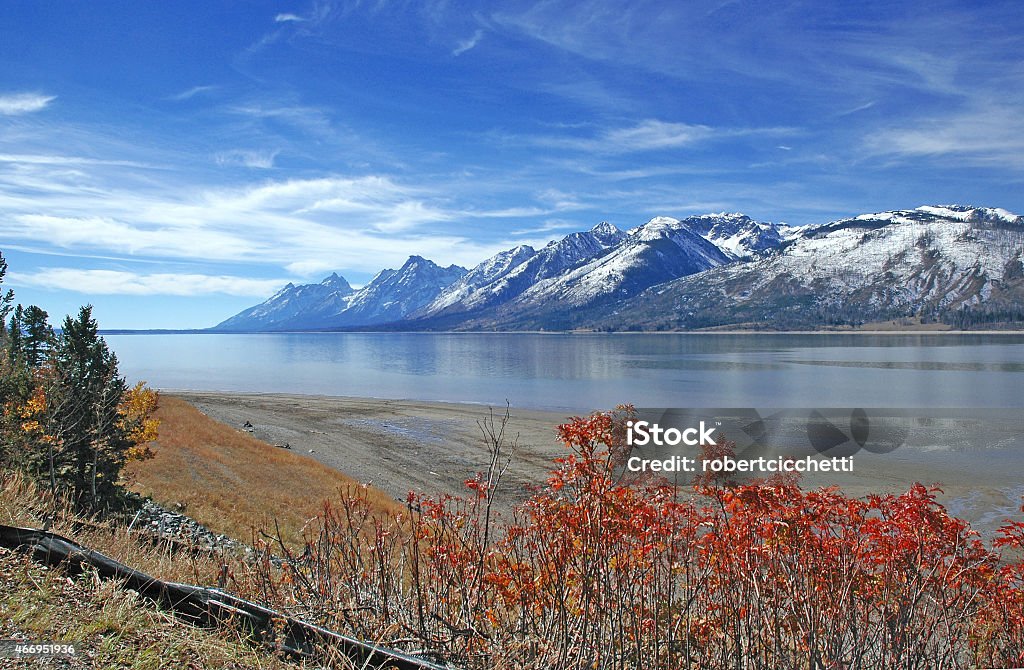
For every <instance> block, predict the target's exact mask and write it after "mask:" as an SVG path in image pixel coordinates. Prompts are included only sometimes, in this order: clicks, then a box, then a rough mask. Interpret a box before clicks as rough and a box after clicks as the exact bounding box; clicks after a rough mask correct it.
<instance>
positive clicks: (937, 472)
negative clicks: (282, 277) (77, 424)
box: [164, 391, 1024, 534]
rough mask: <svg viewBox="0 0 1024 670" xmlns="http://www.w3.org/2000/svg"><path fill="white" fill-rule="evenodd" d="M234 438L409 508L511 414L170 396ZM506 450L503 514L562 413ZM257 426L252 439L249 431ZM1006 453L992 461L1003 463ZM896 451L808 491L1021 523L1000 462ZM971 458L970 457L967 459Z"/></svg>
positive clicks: (529, 428) (456, 479)
mask: <svg viewBox="0 0 1024 670" xmlns="http://www.w3.org/2000/svg"><path fill="white" fill-rule="evenodd" d="M164 393H166V394H167V395H173V396H175V397H177V398H181V399H182V400H185V401H186V402H188V403H190V404H191V405H193V406H194V407H196V408H197V409H199V410H200V411H201V412H203V413H204V414H206V415H207V416H209V417H210V418H212V419H214V420H217V421H220V422H221V423H224V424H226V425H228V426H231V427H233V428H234V429H235V430H239V431H247V432H251V434H252V435H253V436H254V437H257V438H259V439H261V440H263V441H264V442H266V443H267V444H268V447H267V448H268V449H276V448H279V447H284V446H287V447H288V448H290V449H292V450H293V451H294V452H295V453H298V454H301V455H304V456H307V457H309V458H313V459H315V460H317V461H319V462H320V463H322V464H324V465H326V466H328V467H330V468H333V469H335V470H338V471H340V472H342V473H344V474H346V475H349V476H351V477H353V478H355V479H357V480H359V481H361V482H364V483H370V484H372V485H373V486H375V487H377V488H380V489H382V490H384V491H385V492H386V493H387V494H388V495H389V496H390V497H391V498H393V499H395V500H399V501H404V500H405V498H406V496H407V494H408V493H409V491H415V492H417V493H423V494H427V495H431V496H438V495H459V494H464V493H465V481H466V480H467V479H469V478H471V477H473V476H474V475H475V474H476V473H478V472H482V471H484V470H486V468H487V463H488V461H489V452H488V448H487V444H486V441H485V439H484V436H483V434H482V433H481V430H480V424H481V423H486V421H487V420H489V419H490V418H493V419H494V421H495V426H496V427H500V421H501V418H502V416H503V415H504V411H505V408H504V407H503V406H502V407H489V406H487V405H483V404H472V403H454V402H431V401H420V400H393V399H384V398H359V397H351V396H349V397H344V396H327V395H302V394H295V393H287V394H285V393H236V392H200V391H189V392H184V391H181V392H174V393H171V392H167V391H164ZM509 411H510V419H509V422H508V425H507V427H506V433H505V447H506V449H511V448H512V446H513V444H515V445H516V446H515V457H514V459H513V462H512V467H511V468H510V470H509V472H508V474H507V477H506V479H505V491H506V493H505V494H504V495H503V496H502V507H503V508H505V509H510V508H511V506H512V505H514V504H516V503H518V502H520V501H522V500H523V499H525V497H526V488H527V487H528V486H536V485H539V484H542V483H543V482H544V481H546V479H547V476H548V474H549V472H550V471H551V469H552V468H554V467H555V464H554V462H553V460H554V459H555V458H557V457H559V456H564V455H565V454H566V453H567V450H566V448H565V447H564V446H563V445H562V444H561V443H560V442H559V441H558V439H557V434H556V427H557V426H558V425H559V424H561V423H565V422H567V421H568V420H569V419H570V418H571V417H570V415H569V414H568V413H565V412H556V411H545V410H530V409H518V408H515V407H513V408H510V410H509ZM246 422H248V423H250V424H251V425H252V428H251V430H250V429H247V428H245V423H246ZM1000 451H1002V452H1005V450H997V451H996V452H990V453H992V454H996V455H998V453H999V452H1000ZM963 456H965V455H963V454H956V453H941V452H931V453H926V452H921V451H914V450H899V451H897V452H895V453H894V454H886V455H876V454H870V453H866V452H861V453H860V454H859V455H857V456H856V457H855V459H856V466H855V471H854V472H853V473H850V474H843V475H834V474H833V475H817V476H806V477H804V479H803V480H802V485H803V486H804V488H818V487H821V486H832V485H836V486H839V487H841V488H842V489H843V490H844V491H845V492H847V493H848V494H850V495H853V496H865V495H868V494H873V493H901V492H904V491H906V490H907V489H908V488H909V487H910V486H911V485H912V484H913V483H915V482H922V483H924V484H926V485H932V484H938V485H941V486H942V489H943V491H942V492H941V493H940V494H938V496H939V497H938V500H939V501H940V502H941V503H942V504H944V505H946V506H947V507H948V509H949V510H950V512H951V513H953V514H956V515H957V516H960V517H962V518H965V519H967V520H968V521H970V522H971V523H972V525H974V526H975V528H976V529H978V530H979V531H981V532H983V533H984V534H992V533H994V531H995V529H996V528H997V527H998V526H999V525H1000V524H1001V523H1002V520H1003V519H1004V518H1006V517H1015V518H1019V516H1020V515H1019V511H1018V508H1019V505H1020V496H1021V495H1024V486H1022V485H1021V483H1020V481H1019V480H1018V479H1016V478H1015V477H1014V476H1013V474H1012V472H1015V471H1016V468H1015V467H1007V464H1006V463H1005V462H1001V461H1002V459H1001V458H988V457H986V455H985V452H980V453H977V454H976V455H974V456H970V458H969V462H970V463H971V464H972V466H971V467H965V466H964V458H963ZM966 456H969V455H966Z"/></svg>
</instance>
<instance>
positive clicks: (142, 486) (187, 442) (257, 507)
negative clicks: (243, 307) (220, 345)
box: [126, 396, 402, 541]
mask: <svg viewBox="0 0 1024 670" xmlns="http://www.w3.org/2000/svg"><path fill="white" fill-rule="evenodd" d="M157 417H158V418H159V419H160V431H159V435H160V436H159V438H158V440H157V442H156V444H155V445H154V447H153V450H154V452H155V453H156V456H155V457H154V458H152V459H150V460H148V461H143V462H140V463H132V464H130V465H129V467H128V468H127V473H126V474H127V477H128V479H129V481H131V482H132V485H131V488H132V489H133V490H135V491H137V492H138V493H141V494H142V495H148V496H152V497H153V500H155V501H156V502H158V503H160V504H162V505H164V506H165V507H169V508H170V507H172V506H174V505H175V504H177V505H178V506H179V507H178V508H179V509H180V506H181V505H183V506H184V514H187V515H188V516H190V517H192V518H193V519H195V520H196V521H198V522H200V523H202V524H204V525H205V526H206V527H207V528H210V529H211V530H213V531H214V532H217V533H223V534H225V535H228V536H230V537H234V538H236V539H239V540H242V541H248V540H249V539H250V537H251V534H252V528H253V526H256V527H259V528H270V529H273V527H274V519H276V520H277V521H278V523H279V524H280V526H281V531H282V534H283V535H284V536H285V538H286V539H289V540H292V541H296V540H298V539H299V538H300V537H301V529H302V526H303V524H305V522H306V521H307V520H308V519H310V518H312V517H313V516H315V515H316V514H317V512H318V511H319V510H320V508H321V504H322V502H323V501H324V500H325V499H328V498H333V497H336V496H337V494H338V491H339V489H343V488H345V487H349V486H357V485H358V482H356V481H355V480H354V479H352V478H351V477H348V476H346V475H344V474H342V473H340V472H338V471H336V470H333V469H331V468H328V467H327V466H325V465H322V464H320V463H318V462H316V461H315V460H313V459H311V458H308V457H306V456H303V455H301V454H299V453H296V452H294V451H290V450H287V449H279V448H276V447H274V446H272V445H269V444H267V443H265V442H262V441H260V440H257V439H256V438H254V437H252V436H251V435H249V434H248V433H246V432H243V431H239V430H235V429H234V428H231V427H230V426H226V425H224V424H221V423H218V422H216V421H214V420H213V419H211V418H209V417H208V416H206V415H205V414H203V413H202V412H200V411H199V410H197V409H196V408H195V407H193V406H192V405H189V404H188V403H187V402H185V401H183V400H181V399H179V398H174V397H169V396H161V397H160V407H159V410H158V411H157ZM369 497H370V501H371V503H372V504H373V505H374V506H375V507H376V508H377V509H378V510H380V511H382V512H384V511H392V510H393V511H398V510H400V509H402V507H401V505H400V504H399V503H397V502H395V501H394V500H392V499H391V498H389V497H388V496H387V494H385V493H383V492H381V491H377V490H375V489H373V490H370V492H369Z"/></svg>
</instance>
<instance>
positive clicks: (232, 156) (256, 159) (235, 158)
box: [214, 149, 280, 170]
mask: <svg viewBox="0 0 1024 670" xmlns="http://www.w3.org/2000/svg"><path fill="white" fill-rule="evenodd" d="M278 153H280V152H279V151H255V150H250V149H231V150H229V151H221V152H218V153H217V154H215V155H214V160H215V161H216V162H217V164H218V165H241V166H242V167H247V168H255V169H260V170H269V169H270V168H272V167H274V159H275V158H277V154H278Z"/></svg>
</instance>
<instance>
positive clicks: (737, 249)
mask: <svg viewBox="0 0 1024 670" xmlns="http://www.w3.org/2000/svg"><path fill="white" fill-rule="evenodd" d="M680 223H681V224H682V225H684V226H686V227H687V228H688V229H690V230H692V231H693V232H695V233H697V234H698V235H700V236H701V237H703V238H704V239H706V240H707V241H708V242H711V243H712V244H714V245H715V246H716V247H718V248H719V249H721V250H722V251H724V252H725V253H726V254H728V255H729V256H731V257H732V258H735V259H740V258H751V257H753V256H759V255H763V254H765V253H766V252H769V251H772V250H773V249H777V248H778V247H779V246H781V245H782V243H783V242H784V241H785V239H786V237H787V236H789V235H792V234H794V233H795V229H794V228H793V227H791V226H787V225H785V224H776V223H762V222H760V221H754V220H753V219H751V218H750V217H749V216H747V215H745V214H726V213H724V212H723V213H721V214H702V215H699V216H688V217H686V218H685V219H682V220H680Z"/></svg>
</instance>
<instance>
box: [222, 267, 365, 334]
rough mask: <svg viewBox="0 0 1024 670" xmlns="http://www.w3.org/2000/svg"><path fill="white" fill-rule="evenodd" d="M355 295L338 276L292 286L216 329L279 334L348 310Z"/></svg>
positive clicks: (334, 275)
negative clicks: (310, 320) (322, 316)
mask: <svg viewBox="0 0 1024 670" xmlns="http://www.w3.org/2000/svg"><path fill="white" fill-rule="evenodd" d="M352 293H353V290H352V287H351V286H349V283H348V282H347V281H345V278H344V277H341V276H339V275H338V273H336V272H335V273H333V274H331V276H330V277H327V278H326V279H324V280H323V281H322V282H320V283H319V284H303V285H300V286H296V285H295V284H291V283H289V284H288V285H287V286H285V287H284V288H283V289H281V290H280V291H278V292H277V293H275V294H274V295H273V296H272V297H270V298H269V299H268V300H266V301H265V302H262V303H260V304H259V305H256V306H255V307H250V308H249V309H247V310H245V311H243V312H240V313H238V314H236V315H235V316H233V317H231V318H230V319H227V320H226V321H223V322H221V323H219V324H217V325H216V326H215V328H216V329H217V330H279V329H285V328H289V327H293V325H294V323H295V322H296V321H306V320H308V319H309V318H311V317H312V318H315V317H316V315H323V314H333V313H337V312H340V311H342V310H344V309H345V308H346V307H347V306H348V301H349V299H350V298H351V296H352Z"/></svg>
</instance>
